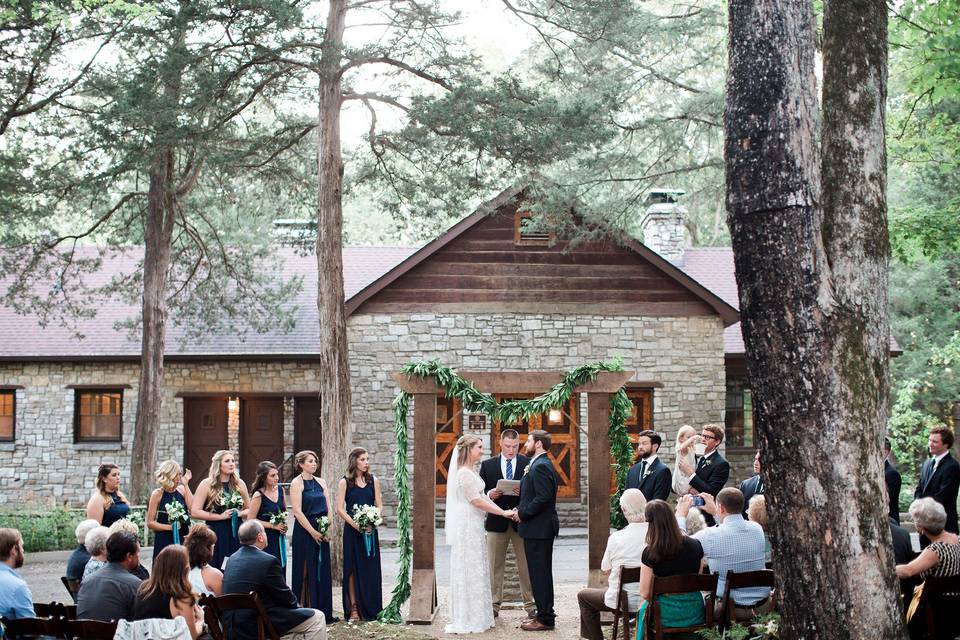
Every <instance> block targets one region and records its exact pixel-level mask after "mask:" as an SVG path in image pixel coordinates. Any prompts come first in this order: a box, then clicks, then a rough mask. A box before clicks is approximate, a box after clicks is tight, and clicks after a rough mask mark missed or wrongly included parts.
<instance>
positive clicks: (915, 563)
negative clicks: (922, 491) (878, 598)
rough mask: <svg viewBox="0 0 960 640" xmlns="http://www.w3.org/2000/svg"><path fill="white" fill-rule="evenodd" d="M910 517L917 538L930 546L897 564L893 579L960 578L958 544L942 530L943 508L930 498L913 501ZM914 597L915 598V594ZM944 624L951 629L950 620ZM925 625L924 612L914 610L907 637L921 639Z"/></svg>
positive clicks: (952, 622)
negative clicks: (914, 557) (909, 560)
mask: <svg viewBox="0 0 960 640" xmlns="http://www.w3.org/2000/svg"><path fill="white" fill-rule="evenodd" d="M910 516H911V517H912V518H913V522H914V524H915V525H916V527H917V533H919V534H920V535H921V536H926V537H927V539H928V540H930V545H929V546H928V547H927V548H926V549H924V550H923V551H921V552H920V555H919V556H917V557H916V559H915V560H912V561H911V562H908V563H907V564H898V565H897V577H898V578H900V579H901V580H903V579H905V578H912V577H914V576H919V577H920V578H922V579H924V580H925V579H927V578H929V577H931V576H932V577H937V578H941V577H951V576H956V575H960V544H957V534H955V533H950V532H949V531H946V529H945V527H946V524H947V511H946V509H944V508H943V505H942V504H940V503H939V502H937V501H936V500H934V499H933V498H920V499H919V500H914V501H913V504H911V505H910ZM914 598H915V599H918V598H919V594H917V595H916V596H915V597H914ZM920 602H921V603H922V602H923V601H922V600H920ZM941 613H942V612H941ZM934 615H935V617H939V616H937V613H936V612H935V613H934ZM955 616H956V614H955V613H953V612H950V616H943V617H945V618H947V617H951V618H953V617H955ZM944 624H947V625H949V626H950V627H951V628H955V627H956V622H955V621H954V620H945V621H944ZM925 625H926V614H925V612H924V611H921V610H917V611H916V613H915V614H914V615H913V616H912V617H911V618H910V620H909V622H908V629H909V631H910V637H911V638H923V637H925V636H926V633H925ZM940 626H941V625H940V624H938V625H937V632H938V636H939V635H940V632H941V629H940ZM958 631H960V630H958V629H954V633H953V634H949V635H948V634H945V633H944V634H943V635H942V636H940V637H944V638H946V637H950V638H952V637H954V635H956V633H957V632H958Z"/></svg>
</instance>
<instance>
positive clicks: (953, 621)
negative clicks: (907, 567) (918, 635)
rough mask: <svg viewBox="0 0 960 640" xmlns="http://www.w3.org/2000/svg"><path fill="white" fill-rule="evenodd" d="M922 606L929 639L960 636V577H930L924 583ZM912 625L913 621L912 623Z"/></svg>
mask: <svg viewBox="0 0 960 640" xmlns="http://www.w3.org/2000/svg"><path fill="white" fill-rule="evenodd" d="M920 606H922V607H923V609H924V613H923V615H924V618H925V622H926V626H927V628H926V632H927V637H928V638H955V637H956V636H957V635H958V634H960V621H958V619H957V611H958V610H960V576H950V577H945V578H935V577H932V576H931V577H929V578H926V579H925V580H924V581H923V595H922V596H921V603H920ZM911 623H912V621H911Z"/></svg>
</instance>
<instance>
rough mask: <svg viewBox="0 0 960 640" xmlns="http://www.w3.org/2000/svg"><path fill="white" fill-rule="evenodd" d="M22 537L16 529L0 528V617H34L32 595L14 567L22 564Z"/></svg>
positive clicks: (16, 567) (17, 567) (11, 618)
mask: <svg viewBox="0 0 960 640" xmlns="http://www.w3.org/2000/svg"><path fill="white" fill-rule="evenodd" d="M23 555H24V552H23V538H22V537H21V536H20V532H19V531H17V530H16V529H0V617H2V618H8V619H10V620H15V619H17V618H35V617H36V613H34V611H33V595H32V594H31V593H30V588H29V587H28V586H27V583H26V582H24V580H23V578H21V577H20V576H19V575H17V572H16V571H15V569H19V568H20V567H22V566H23Z"/></svg>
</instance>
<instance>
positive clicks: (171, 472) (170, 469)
mask: <svg viewBox="0 0 960 640" xmlns="http://www.w3.org/2000/svg"><path fill="white" fill-rule="evenodd" d="M153 475H154V477H155V478H156V479H157V482H159V483H160V487H161V488H163V490H164V491H173V489H174V488H176V486H177V483H175V482H174V481H173V480H174V478H176V477H177V476H178V475H180V465H178V464H177V463H176V462H174V461H173V460H164V461H163V462H162V463H161V464H160V467H159V468H158V469H157V472H156V473H154V474H153Z"/></svg>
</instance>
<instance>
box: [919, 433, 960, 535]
mask: <svg viewBox="0 0 960 640" xmlns="http://www.w3.org/2000/svg"><path fill="white" fill-rule="evenodd" d="M933 462H934V458H929V459H927V461H926V462H924V463H923V466H922V467H920V482H919V483H918V484H917V490H916V493H915V494H914V497H915V498H917V499H920V498H933V499H934V500H936V501H937V502H939V503H940V504H942V505H943V508H944V509H946V511H947V526H946V529H947V531H950V532H952V533H957V491H958V489H960V464H957V461H956V460H954V459H953V456H952V455H950V453H949V452H947V455H945V456H944V457H943V458H942V459H941V460H940V464H938V465H937V468H936V469H934V468H933Z"/></svg>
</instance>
